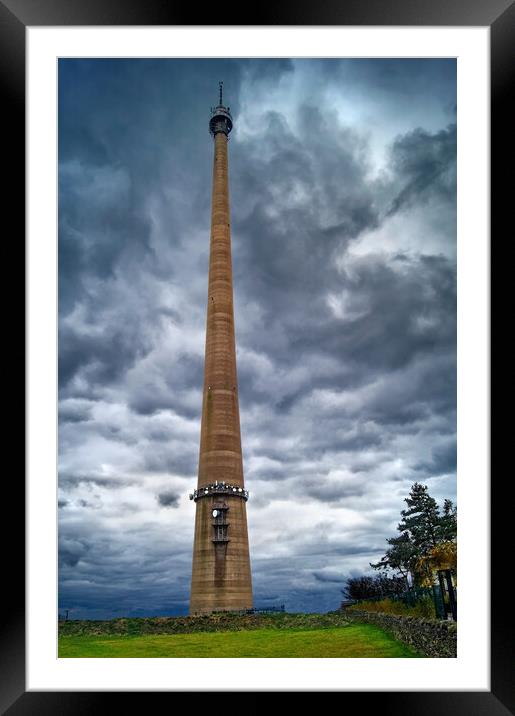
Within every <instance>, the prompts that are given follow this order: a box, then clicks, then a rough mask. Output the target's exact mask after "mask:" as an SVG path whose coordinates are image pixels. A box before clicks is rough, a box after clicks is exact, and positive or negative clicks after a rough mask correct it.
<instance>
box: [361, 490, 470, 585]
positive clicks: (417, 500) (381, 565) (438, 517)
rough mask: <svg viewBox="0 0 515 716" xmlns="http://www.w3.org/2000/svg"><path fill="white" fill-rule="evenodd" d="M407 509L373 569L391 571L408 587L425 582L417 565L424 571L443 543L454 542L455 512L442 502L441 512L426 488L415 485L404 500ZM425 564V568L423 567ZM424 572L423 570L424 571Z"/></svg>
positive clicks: (451, 506) (403, 511) (425, 575)
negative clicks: (396, 534)
mask: <svg viewBox="0 0 515 716" xmlns="http://www.w3.org/2000/svg"><path fill="white" fill-rule="evenodd" d="M404 501H405V502H406V505H407V509H405V510H402V511H401V517H402V519H401V521H400V522H399V524H398V525H397V529H398V531H399V532H400V535H399V536H397V537H390V538H389V539H387V540H386V541H387V543H388V545H390V546H389V548H388V549H387V550H386V553H385V554H384V556H383V557H382V558H381V560H380V561H379V562H377V563H376V564H372V563H371V564H370V566H371V567H372V568H373V569H384V570H389V569H392V570H395V571H396V572H397V573H398V574H399V575H401V576H402V577H403V578H404V579H405V580H406V584H407V585H409V580H408V576H410V577H411V582H412V583H420V582H421V581H424V580H425V581H427V579H428V575H427V574H421V572H420V570H421V565H422V564H424V565H426V567H427V564H428V562H427V559H428V558H429V556H430V555H433V554H435V552H434V550H435V549H437V548H438V546H439V545H443V543H452V542H455V540H456V533H457V510H456V507H455V506H454V505H453V503H452V501H451V500H445V501H444V504H443V511H442V514H440V508H439V507H438V504H437V502H436V500H434V499H433V498H432V497H431V496H430V495H429V493H428V490H427V485H421V484H420V483H418V482H415V483H414V484H413V485H412V487H411V490H410V493H409V495H408V497H406V498H405V499H404ZM426 563H427V564H426ZM426 571H427V569H426Z"/></svg>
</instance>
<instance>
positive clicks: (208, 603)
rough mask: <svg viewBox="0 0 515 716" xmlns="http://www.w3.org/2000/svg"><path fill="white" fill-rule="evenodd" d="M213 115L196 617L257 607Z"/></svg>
mask: <svg viewBox="0 0 515 716" xmlns="http://www.w3.org/2000/svg"><path fill="white" fill-rule="evenodd" d="M220 110H221V111H220ZM213 115H214V116H213V117H212V119H211V122H210V127H211V132H212V133H213V135H214V162H213V189H212V207H211V239H210V257H209V280H208V298H207V321H206V346H205V363H204V391H203V401H202V424H201V435H200V452H199V470H198V483H197V489H196V490H195V492H194V494H193V495H192V496H191V497H192V499H195V502H196V515H195V537H194V545H193V565H192V581H191V595H190V614H199V613H207V612H211V611H218V610H237V609H245V608H250V607H252V583H251V572H250V557H249V545H248V533H247V512H246V500H247V496H248V495H247V492H246V490H245V487H244V479H243V461H242V450H241V433H240V414H239V404H238V381H237V372H236V347H235V335H234V307H233V286H232V261H231V231H230V212H229V176H228V152H227V149H228V147H227V144H228V136H227V135H228V133H229V132H230V129H231V127H232V120H230V114H229V112H228V110H226V109H225V108H224V107H223V105H221V104H220V106H219V107H217V108H216V110H214V111H213Z"/></svg>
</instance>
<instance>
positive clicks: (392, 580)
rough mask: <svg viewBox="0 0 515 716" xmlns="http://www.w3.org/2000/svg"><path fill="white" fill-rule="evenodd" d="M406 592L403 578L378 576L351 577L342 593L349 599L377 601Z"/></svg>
mask: <svg viewBox="0 0 515 716" xmlns="http://www.w3.org/2000/svg"><path fill="white" fill-rule="evenodd" d="M405 590H406V585H405V581H404V579H403V578H402V577H397V576H393V577H387V576H386V575H385V574H378V575H375V576H373V577H369V576H363V577H349V579H347V583H346V585H345V588H344V589H342V590H341V592H342V594H343V596H344V597H346V598H347V599H375V598H382V597H388V596H392V595H394V594H402V593H403V592H404V591H405Z"/></svg>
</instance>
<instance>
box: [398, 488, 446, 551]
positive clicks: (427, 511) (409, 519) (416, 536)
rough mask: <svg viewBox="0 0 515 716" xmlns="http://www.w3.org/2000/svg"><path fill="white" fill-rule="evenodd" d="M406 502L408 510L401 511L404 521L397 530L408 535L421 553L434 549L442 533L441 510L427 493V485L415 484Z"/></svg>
mask: <svg viewBox="0 0 515 716" xmlns="http://www.w3.org/2000/svg"><path fill="white" fill-rule="evenodd" d="M404 501H405V502H406V504H407V505H408V509H407V510H401V515H402V518H403V519H402V520H401V522H400V523H399V525H398V527H397V529H398V530H399V532H401V533H407V534H408V535H409V538H410V541H411V543H412V544H413V545H414V546H415V547H416V548H417V550H418V551H420V552H424V551H425V550H428V549H430V548H431V547H434V545H435V544H437V543H438V538H439V532H440V523H441V519H440V510H439V509H438V505H437V504H436V500H434V499H433V498H432V497H431V496H430V495H429V493H428V492H427V485H421V484H420V483H418V482H415V484H414V485H413V486H412V488H411V490H410V493H409V496H408V497H406V498H405V500H404Z"/></svg>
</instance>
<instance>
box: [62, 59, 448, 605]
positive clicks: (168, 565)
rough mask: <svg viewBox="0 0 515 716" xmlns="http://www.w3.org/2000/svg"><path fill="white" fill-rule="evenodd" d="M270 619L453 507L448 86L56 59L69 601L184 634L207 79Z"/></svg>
mask: <svg viewBox="0 0 515 716" xmlns="http://www.w3.org/2000/svg"><path fill="white" fill-rule="evenodd" d="M221 79H222V80H223V81H224V99H225V100H226V103H227V104H229V106H230V107H231V111H232V114H233V118H234V129H233V132H232V133H231V135H230V142H229V171H230V195H231V222H232V223H231V226H232V242H233V271H234V298H235V323H236V341H237V361H238V379H239V394H240V410H241V429H242V443H243V460H244V472H245V480H246V487H247V488H248V490H249V491H250V500H249V502H248V503H247V513H248V520H249V538H250V551H251V564H252V573H253V587H254V598H255V605H256V606H258V607H263V606H266V605H276V604H283V603H284V604H285V605H286V608H287V609H288V610H289V611H301V610H302V611H327V610H329V609H334V608H337V606H338V604H339V601H340V599H341V593H340V589H342V587H343V586H344V582H345V579H346V578H347V577H348V576H350V575H360V574H363V573H370V572H371V570H370V567H369V562H371V561H377V560H378V559H379V558H380V557H381V556H382V554H383V553H384V550H385V547H386V542H385V540H386V538H387V537H389V536H392V535H393V534H395V531H396V525H397V523H398V521H399V513H400V510H401V509H402V508H403V507H404V506H405V504H404V502H403V499H404V497H405V496H406V495H407V494H408V492H409V489H410V486H411V485H412V484H413V483H414V482H415V481H418V482H422V483H424V484H427V485H428V487H429V491H430V493H431V494H432V495H433V496H434V497H435V498H436V499H437V500H438V501H439V502H440V503H441V502H442V501H443V499H444V498H445V497H449V498H451V499H454V497H455V488H456V63H455V61H454V60H444V59H426V60H411V59H399V60H395V59H377V60H362V59H361V60H360V59H354V60H350V59H343V60H324V59H321V60H308V59H295V60H288V59H277V60H275V59H268V60H264V59H262V60H258V59H230V60H213V59H203V60H201V59H198V60H195V59H192V60H179V59H168V60H165V59H158V60H151V59H133V60H125V59H80V60H79V59H77V60H75V59H63V60H60V61H59V126H58V138H59V157H58V159H59V502H58V512H59V582H60V586H59V603H60V608H61V609H69V610H70V617H75V618H79V617H82V618H108V617H112V616H121V615H133V616H142V615H158V614H161V615H165V614H182V613H186V612H187V607H188V598H189V585H190V576H191V556H192V543H193V525H194V512H195V507H194V503H193V502H191V501H190V500H189V497H188V495H189V493H190V492H191V490H192V489H193V488H194V487H195V485H196V473H197V461H198V449H199V438H200V414H201V404H202V375H203V356H204V338H205V310H206V300H207V270H208V250H209V222H210V201H211V172H212V159H213V145H212V139H211V138H210V136H209V133H208V120H209V109H210V106H212V105H215V104H216V103H217V96H218V94H217V92H218V81H219V80H221Z"/></svg>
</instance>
